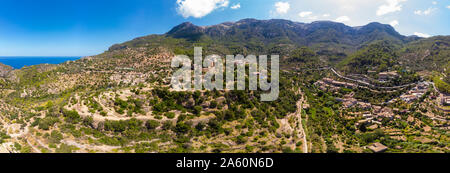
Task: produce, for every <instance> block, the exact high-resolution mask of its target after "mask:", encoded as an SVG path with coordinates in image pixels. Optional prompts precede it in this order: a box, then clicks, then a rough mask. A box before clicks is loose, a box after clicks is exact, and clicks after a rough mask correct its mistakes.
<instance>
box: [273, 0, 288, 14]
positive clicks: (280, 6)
mask: <svg viewBox="0 0 450 173" xmlns="http://www.w3.org/2000/svg"><path fill="white" fill-rule="evenodd" d="M275 7H276V8H277V13H278V14H286V13H287V12H288V11H289V9H290V8H291V5H290V4H289V2H277V3H275Z"/></svg>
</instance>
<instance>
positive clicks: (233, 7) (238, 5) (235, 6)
mask: <svg viewBox="0 0 450 173" xmlns="http://www.w3.org/2000/svg"><path fill="white" fill-rule="evenodd" d="M239 8H241V4H240V3H238V4H236V5H233V6H231V9H233V10H236V9H239Z"/></svg>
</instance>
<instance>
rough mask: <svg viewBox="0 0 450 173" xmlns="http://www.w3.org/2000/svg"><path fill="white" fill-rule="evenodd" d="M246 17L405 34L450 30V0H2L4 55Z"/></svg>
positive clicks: (94, 49) (64, 49)
mask: <svg viewBox="0 0 450 173" xmlns="http://www.w3.org/2000/svg"><path fill="white" fill-rule="evenodd" d="M243 18H256V19H272V18H281V19H289V20H293V21H298V22H306V23H309V22H312V21H316V20H331V21H339V22H343V23H345V24H347V25H350V26H361V25H365V24H367V23H370V22H375V21H376V22H381V23H385V24H391V25H393V26H394V27H395V28H396V29H397V31H399V32H400V33H401V34H403V35H414V34H415V35H419V36H424V37H425V36H434V35H450V23H449V22H448V19H450V0H434V1H433V0H313V1H312V0H159V1H158V0H0V56H87V55H96V54H99V53H102V52H103V51H105V50H107V49H108V47H109V46H111V45H113V44H115V43H121V42H124V41H127V40H130V39H133V38H135V37H139V36H145V35H149V34H163V33H165V32H167V31H168V30H170V29H171V28H172V27H173V26H176V25H178V24H180V23H182V22H185V21H190V22H192V23H194V24H197V25H213V24H218V23H222V22H226V21H237V20H240V19H243Z"/></svg>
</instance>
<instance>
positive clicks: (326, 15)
mask: <svg viewBox="0 0 450 173" xmlns="http://www.w3.org/2000/svg"><path fill="white" fill-rule="evenodd" d="M322 17H330V14H323V15H322Z"/></svg>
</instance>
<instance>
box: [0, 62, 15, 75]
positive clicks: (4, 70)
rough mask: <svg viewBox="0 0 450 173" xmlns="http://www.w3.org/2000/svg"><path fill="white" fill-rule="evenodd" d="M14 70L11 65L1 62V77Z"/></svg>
mask: <svg viewBox="0 0 450 173" xmlns="http://www.w3.org/2000/svg"><path fill="white" fill-rule="evenodd" d="M12 70H13V68H12V67H11V66H7V65H5V64H2V63H0V77H6V76H7V75H8V74H9V72H11V71H12Z"/></svg>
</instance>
